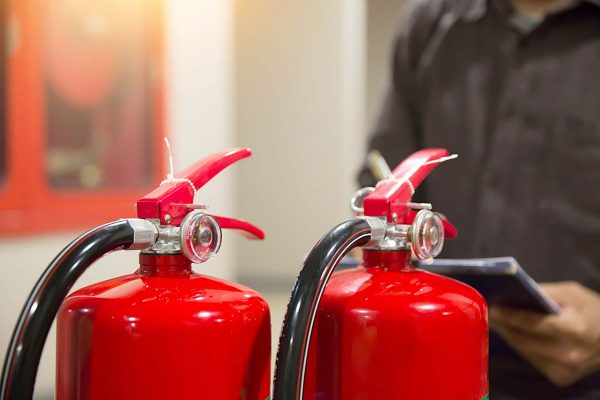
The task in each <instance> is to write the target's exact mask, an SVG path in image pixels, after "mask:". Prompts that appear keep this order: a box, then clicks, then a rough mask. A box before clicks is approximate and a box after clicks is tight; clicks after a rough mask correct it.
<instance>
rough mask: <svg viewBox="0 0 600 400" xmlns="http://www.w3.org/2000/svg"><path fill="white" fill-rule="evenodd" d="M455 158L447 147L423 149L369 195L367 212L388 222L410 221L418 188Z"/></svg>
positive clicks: (365, 205) (365, 201) (366, 199)
mask: <svg viewBox="0 0 600 400" xmlns="http://www.w3.org/2000/svg"><path fill="white" fill-rule="evenodd" d="M455 157H456V155H453V156H450V157H448V150H446V149H423V150H419V151H417V152H415V153H413V154H412V155H411V156H410V157H408V158H406V159H405V160H404V161H402V162H401V163H400V164H399V165H398V166H397V167H396V168H394V170H393V171H392V175H391V176H389V177H387V178H385V179H383V180H381V181H379V182H378V183H377V186H376V187H375V190H374V191H373V192H372V193H371V194H369V195H368V196H366V197H365V199H364V203H363V206H364V215H366V216H373V217H387V219H388V221H390V222H392V221H394V222H396V223H399V224H405V223H407V222H408V221H406V218H407V216H408V212H409V210H410V207H409V206H408V205H409V204H410V202H411V200H412V196H413V194H414V192H415V190H416V188H417V187H418V186H419V185H420V184H421V182H423V180H424V179H425V178H426V177H427V175H429V173H430V172H431V171H432V170H433V169H434V168H435V167H436V166H437V165H438V164H439V163H440V162H442V161H445V160H447V159H451V158H455Z"/></svg>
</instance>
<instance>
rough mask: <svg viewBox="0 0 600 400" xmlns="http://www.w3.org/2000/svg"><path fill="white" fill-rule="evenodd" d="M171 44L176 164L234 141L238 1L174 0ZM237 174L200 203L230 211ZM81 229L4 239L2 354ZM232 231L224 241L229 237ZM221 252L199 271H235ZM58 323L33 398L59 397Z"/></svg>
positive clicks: (103, 263)
mask: <svg viewBox="0 0 600 400" xmlns="http://www.w3.org/2000/svg"><path fill="white" fill-rule="evenodd" d="M165 4H166V5H167V9H166V16H165V18H166V45H167V46H166V47H167V49H168V52H167V56H166V60H167V65H166V68H167V74H168V75H167V77H168V87H167V89H168V91H167V94H168V99H169V101H168V104H167V115H168V127H167V129H168V133H169V136H170V137H171V144H172V147H173V151H174V159H175V169H176V170H178V169H181V168H183V167H185V166H187V165H188V164H191V163H192V162H194V161H196V160H197V159H198V158H200V157H202V156H204V155H206V154H209V153H211V152H214V151H217V150H221V149H223V148H227V147H232V146H233V142H234V140H233V124H232V119H233V106H232V86H231V85H232V79H231V73H232V50H233V49H232V40H231V39H232V38H231V32H232V27H231V24H232V4H231V2H230V1H228V0H218V1H217V0H173V1H168V2H165ZM234 193H235V190H234V174H232V173H231V172H225V173H223V174H222V175H219V176H217V177H216V178H215V182H214V183H211V184H209V185H208V186H207V187H206V189H202V191H201V192H200V195H199V196H198V201H200V202H202V203H207V204H210V205H212V206H214V207H213V208H211V210H213V211H214V212H215V213H221V214H223V215H232V214H234V211H233V203H234V201H233V198H234V197H235V194H234ZM78 233H79V232H75V231H73V232H61V233H60V234H51V235H43V236H35V237H31V236H29V237H22V238H14V239H2V241H1V242H0V255H1V257H2V275H3V277H2V279H1V280H0V321H2V323H1V324H0V349H1V350H0V354H2V359H3V358H4V352H5V349H6V346H7V345H8V341H9V339H10V335H11V332H12V329H13V324H14V322H16V319H17V316H18V313H19V311H20V309H21V307H22V305H23V302H24V301H25V298H26V296H27V294H28V293H29V291H30V290H31V288H32V287H33V285H34V283H35V281H36V280H37V278H38V277H39V276H40V274H41V272H42V271H43V269H44V268H45V267H46V265H47V264H48V263H49V262H50V261H51V260H52V258H54V256H55V255H56V254H57V253H58V252H59V251H60V249H62V248H63V247H64V246H65V245H66V244H68V242H70V241H71V240H72V239H73V238H75V237H76V235H77V234H78ZM228 237H229V236H227V237H226V238H225V239H227V238H228ZM221 250H222V252H221V253H220V254H219V255H217V257H216V258H215V259H213V260H211V261H210V262H209V263H206V264H203V265H201V266H196V270H197V271H200V272H203V273H207V274H210V275H215V276H221V277H232V276H233V274H234V263H233V262H232V259H233V258H234V252H235V248H234V246H233V243H228V242H227V240H225V241H224V243H223V246H222V248H221ZM136 267H137V252H131V253H125V252H121V253H115V254H110V255H109V256H107V257H105V258H103V259H101V260H99V261H98V262H97V263H96V264H95V265H94V266H93V267H92V268H91V269H90V270H89V271H88V272H87V273H86V274H85V275H84V276H83V277H82V278H81V281H80V282H79V283H78V285H77V287H81V286H85V285H89V284H91V283H93V282H98V281H101V280H104V279H108V278H111V277H115V276H118V275H123V274H127V273H131V272H133V271H134V270H135V269H136ZM54 343H55V336H54V329H53V330H52V332H51V334H50V336H49V338H48V342H47V346H46V348H45V350H44V355H43V357H42V362H41V366H40V370H39V373H38V381H37V385H36V395H35V398H38V399H39V398H53V395H52V393H53V388H54V354H55V351H54Z"/></svg>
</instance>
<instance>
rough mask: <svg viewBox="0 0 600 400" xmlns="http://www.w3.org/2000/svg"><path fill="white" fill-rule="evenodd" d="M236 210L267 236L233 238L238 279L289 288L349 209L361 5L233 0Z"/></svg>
mask: <svg viewBox="0 0 600 400" xmlns="http://www.w3.org/2000/svg"><path fill="white" fill-rule="evenodd" d="M235 4H236V9H235V12H236V14H235V16H236V19H235V40H236V63H235V67H236V70H235V71H236V73H235V77H236V80H235V88H236V91H235V107H236V131H237V139H238V142H239V143H240V144H244V145H248V146H249V147H251V148H252V149H253V150H254V151H255V154H256V157H254V159H253V160H251V161H250V162H249V163H248V168H245V169H243V170H241V172H240V179H239V180H238V191H239V195H238V205H237V208H238V211H239V214H240V215H243V216H244V217H248V218H249V219H251V220H253V221H256V222H257V223H259V224H260V225H261V226H262V227H263V228H264V229H265V230H266V233H267V240H266V241H265V243H264V244H261V245H260V250H257V249H256V245H255V244H254V243H247V242H242V243H240V251H239V253H238V256H239V258H238V260H239V261H238V263H239V267H240V274H241V277H242V279H243V281H245V282H248V283H251V284H253V285H254V286H259V287H262V286H264V285H265V284H266V283H269V282H271V283H276V282H281V283H283V284H284V286H285V285H286V284H287V285H288V286H291V284H292V281H293V278H294V277H295V276H296V274H297V272H298V268H299V266H300V265H301V263H302V260H303V258H304V256H305V254H306V253H307V252H308V251H309V250H310V249H311V247H312V246H313V244H314V243H316V241H317V240H318V239H319V238H320V237H321V236H322V235H323V234H324V233H326V232H327V231H328V230H329V229H330V228H332V227H333V226H334V225H335V224H336V223H338V222H341V221H342V220H344V219H346V218H347V217H348V216H349V215H350V213H349V211H348V202H349V199H350V196H351V194H352V192H353V190H354V189H355V183H354V177H355V174H356V170H357V167H358V164H359V162H360V161H359V160H360V157H361V153H362V151H361V150H362V144H363V136H364V132H365V123H364V114H365V110H364V109H365V107H364V91H365V88H364V1H362V0H303V1H278V0H253V1H245V0H237V1H236V2H235Z"/></svg>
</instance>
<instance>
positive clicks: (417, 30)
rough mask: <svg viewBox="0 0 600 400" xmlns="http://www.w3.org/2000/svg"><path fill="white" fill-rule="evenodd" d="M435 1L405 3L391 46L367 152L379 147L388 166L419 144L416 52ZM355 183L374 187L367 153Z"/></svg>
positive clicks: (427, 32)
mask: <svg viewBox="0 0 600 400" xmlns="http://www.w3.org/2000/svg"><path fill="white" fill-rule="evenodd" d="M433 3H435V1H431V0H429V1H423V0H416V1H412V2H410V4H408V7H409V8H408V10H406V11H405V13H404V16H405V18H402V22H401V25H400V27H401V29H400V31H399V33H398V34H397V35H396V38H395V41H394V47H393V57H392V73H391V74H390V75H391V76H390V80H389V83H388V87H387V89H386V93H385V96H384V99H383V103H382V107H381V109H380V111H379V116H378V118H377V120H376V123H375V126H374V129H373V130H372V131H371V133H370V135H369V141H368V145H367V151H371V150H378V151H379V152H380V153H381V154H382V156H383V157H384V158H385V160H386V161H387V163H388V164H389V165H390V168H392V169H393V168H394V167H395V166H396V165H398V164H399V163H400V161H402V160H403V159H404V158H406V157H407V156H408V155H410V154H411V153H413V152H414V151H416V150H417V149H418V148H420V147H422V137H421V127H420V118H419V107H418V99H417V94H418V90H417V86H418V85H417V67H418V58H419V57H418V55H419V54H420V53H421V52H422V51H423V48H424V47H425V45H426V42H427V39H428V37H429V36H430V33H431V32H432V30H433V26H434V25H435V21H436V20H437V18H436V16H437V15H438V11H439V9H438V8H437V7H433V8H432V5H433ZM358 183H359V184H360V185H361V186H362V187H364V186H374V184H375V183H376V182H375V178H374V176H373V174H372V173H371V171H370V170H369V166H368V163H367V161H366V156H365V159H364V162H363V165H362V167H361V169H360V172H359V174H358Z"/></svg>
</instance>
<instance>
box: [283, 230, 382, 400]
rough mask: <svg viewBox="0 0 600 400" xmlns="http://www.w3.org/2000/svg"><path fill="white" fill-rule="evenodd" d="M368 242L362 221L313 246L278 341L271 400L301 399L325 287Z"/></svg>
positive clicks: (332, 232)
mask: <svg viewBox="0 0 600 400" xmlns="http://www.w3.org/2000/svg"><path fill="white" fill-rule="evenodd" d="M370 238H371V227H370V225H369V224H368V223H367V222H366V221H365V220H363V219H359V218H355V219H351V220H349V221H346V222H342V223H341V224H339V225H338V226H336V227H335V228H334V229H333V230H331V231H330V232H329V233H328V234H326V235H325V236H324V237H323V238H322V239H321V240H320V241H319V242H318V243H317V245H316V246H315V247H314V248H313V249H312V251H311V252H310V254H309V255H308V257H307V258H306V260H305V261H304V265H303V266H302V270H301V271H300V275H299V276H298V279H297V280H296V285H295V286H294V289H293V290H292V296H291V298H290V302H289V304H288V308H287V311H286V314H285V319H284V320H283V328H282V331H281V336H280V337H279V349H278V351H277V361H276V363H275V377H274V378H275V379H274V384H273V400H300V399H302V396H303V391H304V374H305V370H306V359H307V357H308V349H309V346H310V335H311V332H312V328H313V324H314V322H315V316H316V313H317V308H318V307H319V302H320V300H321V296H322V295H323V292H324V290H325V286H326V285H327V282H328V281H329V277H330V276H331V273H332V272H333V270H334V269H335V267H336V265H337V264H338V263H339V261H340V260H341V259H342V257H344V255H345V254H346V253H348V251H350V250H351V249H352V248H354V247H357V246H361V245H363V244H366V243H367V242H368V241H369V240H370Z"/></svg>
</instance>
